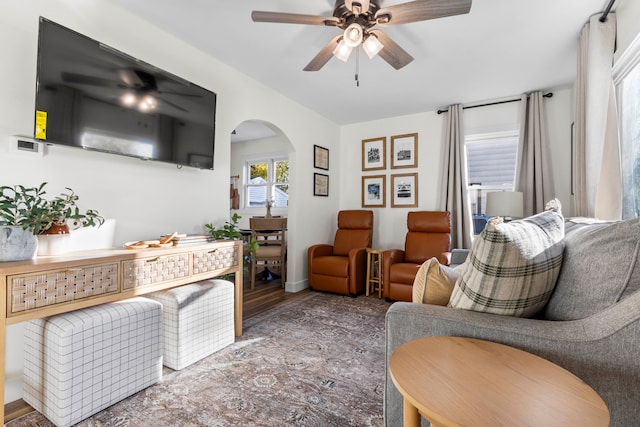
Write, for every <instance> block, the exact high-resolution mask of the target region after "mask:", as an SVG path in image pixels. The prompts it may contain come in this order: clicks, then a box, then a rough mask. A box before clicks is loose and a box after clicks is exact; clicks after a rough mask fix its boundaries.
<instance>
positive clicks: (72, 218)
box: [0, 182, 104, 261]
mask: <svg viewBox="0 0 640 427" xmlns="http://www.w3.org/2000/svg"><path fill="white" fill-rule="evenodd" d="M46 184H47V183H46V182H44V183H42V184H40V186H38V187H25V186H23V185H15V186H1V187H0V227H2V233H1V234H0V251H4V252H6V253H5V255H3V254H2V253H1V252H0V261H18V260H23V259H30V258H33V257H34V256H35V254H36V251H37V253H38V254H39V255H55V254H59V253H61V252H64V251H65V250H66V243H67V241H68V237H69V227H72V228H79V227H84V226H96V225H97V226H100V225H102V224H103V223H104V218H103V217H101V216H100V214H99V213H98V211H96V210H93V209H89V210H87V211H86V212H81V211H80V209H79V208H78V206H77V204H76V202H77V201H78V196H77V195H76V194H75V193H74V192H73V190H72V189H70V188H67V191H68V192H67V193H62V194H60V195H59V196H56V197H54V198H53V199H47V198H46V197H45V195H46V191H45V186H46ZM29 235H31V236H29ZM46 235H58V236H60V235H61V236H62V237H58V238H55V237H42V236H46ZM35 236H41V237H35ZM34 242H35V243H34Z"/></svg>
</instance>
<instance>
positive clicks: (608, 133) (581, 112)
mask: <svg viewBox="0 0 640 427" xmlns="http://www.w3.org/2000/svg"><path fill="white" fill-rule="evenodd" d="M600 16H601V15H600V14H596V15H593V16H592V17H591V18H590V19H589V22H588V23H587V24H585V26H584V28H583V29H582V33H581V35H580V44H579V49H578V75H577V79H576V123H575V133H574V138H575V145H574V158H573V162H574V176H573V186H574V193H575V194H574V198H573V214H574V215H577V216H589V217H596V218H600V219H609V220H617V219H620V218H621V217H622V174H621V168H620V146H619V139H618V128H617V122H618V120H617V112H616V102H615V91H614V86H613V78H612V64H613V53H614V49H615V40H616V16H615V13H610V14H609V15H608V16H607V20H606V21H605V22H600V21H599V18H600Z"/></svg>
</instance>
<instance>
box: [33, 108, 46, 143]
mask: <svg viewBox="0 0 640 427" xmlns="http://www.w3.org/2000/svg"><path fill="white" fill-rule="evenodd" d="M35 134H36V138H37V139H47V112H46V111H40V110H36V132H35Z"/></svg>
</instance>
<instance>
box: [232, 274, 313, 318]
mask: <svg viewBox="0 0 640 427" xmlns="http://www.w3.org/2000/svg"><path fill="white" fill-rule="evenodd" d="M250 288H251V286H250V283H249V275H248V274H245V275H244V287H243V304H242V313H243V316H242V318H243V319H248V318H250V317H252V316H255V315H256V314H260V313H263V312H265V311H267V310H269V309H271V308H273V307H277V306H278V305H280V304H282V303H284V302H286V301H290V300H292V299H295V298H299V297H300V296H302V295H305V294H307V293H308V292H310V291H309V290H308V289H305V290H304V291H300V292H296V293H292V292H285V291H284V289H283V288H282V285H281V283H280V279H278V280H271V281H260V280H256V282H255V286H254V289H253V290H251V289H250Z"/></svg>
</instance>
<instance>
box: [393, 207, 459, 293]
mask: <svg viewBox="0 0 640 427" xmlns="http://www.w3.org/2000/svg"><path fill="white" fill-rule="evenodd" d="M407 228H408V231H407V236H406V238H405V244H404V250H402V249H390V250H387V251H384V252H383V255H382V282H383V285H382V294H383V296H384V297H385V298H387V299H389V300H394V301H411V298H412V293H413V281H414V279H415V277H416V273H417V272H418V269H419V268H420V266H421V265H422V263H424V262H425V261H426V260H428V259H430V258H433V257H436V258H438V262H440V264H444V265H449V263H450V259H451V258H450V256H451V253H450V252H449V250H450V247H451V215H450V213H449V212H444V211H416V212H409V213H408V214H407Z"/></svg>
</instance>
